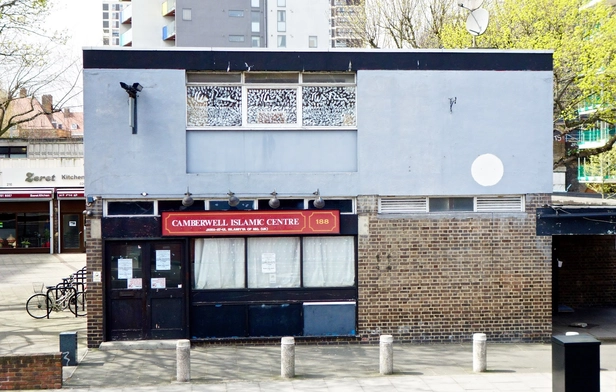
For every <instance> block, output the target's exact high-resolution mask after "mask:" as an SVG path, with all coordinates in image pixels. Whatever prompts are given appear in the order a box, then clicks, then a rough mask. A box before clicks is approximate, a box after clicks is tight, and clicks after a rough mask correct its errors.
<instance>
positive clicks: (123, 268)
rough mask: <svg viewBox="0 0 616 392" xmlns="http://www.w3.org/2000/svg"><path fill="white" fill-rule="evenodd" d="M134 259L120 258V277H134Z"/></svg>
mask: <svg viewBox="0 0 616 392" xmlns="http://www.w3.org/2000/svg"><path fill="white" fill-rule="evenodd" d="M132 277H133V259H118V279H132Z"/></svg>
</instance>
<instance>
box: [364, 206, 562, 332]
mask: <svg viewBox="0 0 616 392" xmlns="http://www.w3.org/2000/svg"><path fill="white" fill-rule="evenodd" d="M548 203H549V195H527V197H526V212H524V213H511V214H503V213H498V214H497V213H474V214H472V213H462V214H460V213H455V214H454V213H450V214H407V215H385V214H381V215H379V214H377V198H376V197H374V196H366V197H360V198H359V199H358V213H359V214H360V218H361V219H366V218H367V219H368V225H369V228H368V231H367V232H365V231H364V232H363V233H362V232H360V235H359V240H358V243H359V244H358V256H359V267H358V268H359V271H358V281H359V303H358V312H359V314H358V323H359V325H358V332H359V334H360V335H361V337H362V341H364V342H376V341H378V339H379V335H380V334H391V335H394V337H395V338H396V340H398V341H406V342H416V343H422V342H460V341H469V340H471V339H472V334H473V333H477V332H482V333H486V334H487V335H488V339H490V340H493V341H523V342H541V341H548V340H549V338H550V336H551V279H552V277H551V238H550V237H537V236H536V235H535V226H536V223H535V222H536V218H535V209H536V208H537V207H539V206H542V205H544V204H548ZM360 226H361V223H360Z"/></svg>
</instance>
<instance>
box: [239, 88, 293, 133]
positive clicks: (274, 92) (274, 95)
mask: <svg viewBox="0 0 616 392" xmlns="http://www.w3.org/2000/svg"><path fill="white" fill-rule="evenodd" d="M247 100H248V109H247V114H248V123H249V124H295V123H297V90H296V89H269V88H260V89H248V90H247Z"/></svg>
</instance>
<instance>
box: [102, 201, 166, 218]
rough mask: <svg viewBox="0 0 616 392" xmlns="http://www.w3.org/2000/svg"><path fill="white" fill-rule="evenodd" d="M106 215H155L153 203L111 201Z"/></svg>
mask: <svg viewBox="0 0 616 392" xmlns="http://www.w3.org/2000/svg"><path fill="white" fill-rule="evenodd" d="M106 206H107V213H106V214H105V215H107V216H112V215H116V216H117V215H154V202H153V201H109V202H107V204H106Z"/></svg>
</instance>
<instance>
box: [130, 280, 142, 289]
mask: <svg viewBox="0 0 616 392" xmlns="http://www.w3.org/2000/svg"><path fill="white" fill-rule="evenodd" d="M127 288H129V289H131V290H141V289H142V288H143V284H142V282H141V278H132V279H128V280H127Z"/></svg>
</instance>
